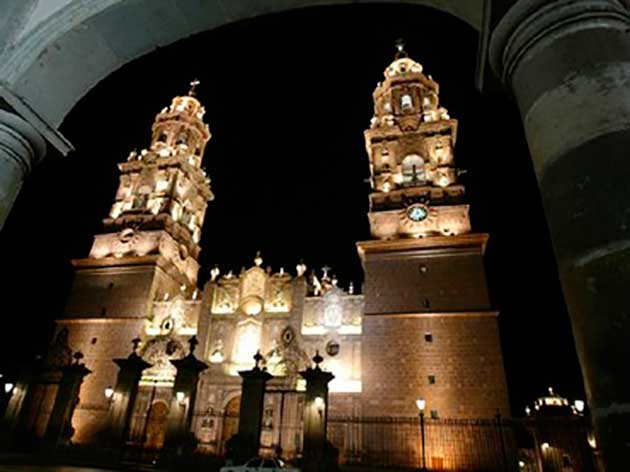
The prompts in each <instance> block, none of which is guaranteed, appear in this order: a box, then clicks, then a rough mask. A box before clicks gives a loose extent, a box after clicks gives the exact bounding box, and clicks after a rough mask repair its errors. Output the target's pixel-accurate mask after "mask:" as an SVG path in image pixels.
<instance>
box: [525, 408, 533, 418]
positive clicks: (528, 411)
mask: <svg viewBox="0 0 630 472" xmlns="http://www.w3.org/2000/svg"><path fill="white" fill-rule="evenodd" d="M531 412H532V409H531V408H530V407H528V406H526V407H525V414H526V415H527V416H529V414H530V413H531Z"/></svg>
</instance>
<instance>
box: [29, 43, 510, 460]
mask: <svg viewBox="0 0 630 472" xmlns="http://www.w3.org/2000/svg"><path fill="white" fill-rule="evenodd" d="M196 85H197V82H193V83H192V88H191V90H190V92H189V93H188V94H187V95H185V96H178V97H175V98H174V99H173V101H172V103H171V104H170V105H169V106H167V107H165V108H164V109H163V110H162V111H160V112H159V113H158V114H157V116H156V118H155V121H154V123H153V126H152V131H151V142H150V146H149V147H148V148H147V149H143V150H142V151H141V152H135V151H134V152H132V153H131V154H129V156H128V158H127V160H126V161H125V162H121V163H120V164H119V166H118V168H119V172H120V181H119V186H118V190H117V192H116V195H115V197H114V202H113V204H112V207H111V210H110V212H109V215H107V217H106V218H105V219H104V220H103V231H102V233H101V234H97V235H96V236H95V237H94V242H93V245H92V248H91V250H90V252H89V254H88V255H87V257H85V258H83V259H77V260H73V261H72V264H73V266H74V270H75V274H74V282H73V286H72V290H71V294H70V297H69V300H68V303H67V307H66V309H65V313H64V315H63V317H62V318H61V319H59V320H57V329H56V334H55V337H54V341H53V343H52V345H51V348H50V352H49V355H48V359H47V362H48V364H49V365H51V366H54V365H61V364H63V363H65V362H70V359H71V356H72V354H73V353H77V352H79V353H80V354H81V356H82V357H81V361H82V362H83V363H84V365H85V366H86V368H87V369H89V370H90V371H91V373H90V374H89V375H86V376H85V378H84V380H83V382H82V385H81V387H80V395H79V399H78V402H77V404H76V406H75V408H74V412H73V414H72V419H71V423H72V428H73V434H72V442H73V443H77V444H91V443H94V442H95V441H97V440H98V434H99V431H100V430H101V429H102V427H103V424H104V423H105V422H106V421H107V416H108V414H109V409H110V401H111V397H112V395H114V394H115V393H116V392H115V391H114V390H115V387H116V380H117V373H118V369H119V367H118V366H117V363H116V362H114V360H119V359H124V358H127V356H129V354H130V352H132V350H133V351H134V352H136V353H137V355H138V356H139V357H140V358H141V359H142V361H144V362H145V363H146V368H144V370H143V371H142V375H141V377H140V379H139V381H138V388H137V395H135V397H134V398H132V399H131V401H132V402H133V407H132V414H131V415H130V416H129V417H128V418H126V419H125V421H126V425H125V430H126V434H127V439H126V440H127V442H129V443H133V444H140V445H143V446H146V447H147V448H149V449H155V450H159V449H160V448H161V447H162V445H163V443H164V435H165V431H166V423H167V418H168V417H169V413H170V412H171V410H172V409H173V408H174V407H175V406H176V405H177V401H176V400H174V399H177V397H178V395H179V394H180V392H178V391H175V389H174V379H175V376H176V373H177V368H176V366H175V365H176V363H174V362H172V361H177V360H180V359H183V358H184V357H185V356H187V355H188V354H189V353H192V351H193V350H194V354H195V356H196V357H197V358H198V359H199V361H201V362H202V363H204V364H205V368H204V370H203V371H202V372H201V373H200V375H199V381H198V387H197V390H196V393H195V397H194V399H192V404H190V405H188V406H187V408H189V410H190V418H191V431H192V432H193V433H194V435H195V437H196V439H197V444H198V448H199V450H201V451H205V452H208V453H217V454H220V453H222V452H223V448H224V446H225V442H226V441H227V440H228V439H229V438H230V437H231V436H232V435H233V434H234V433H236V427H237V417H238V412H239V403H240V401H241V399H240V395H241V383H242V378H241V377H240V376H239V372H241V371H245V370H248V369H251V368H252V367H253V366H254V362H255V361H254V356H256V355H257V354H259V356H262V357H261V358H260V359H259V360H258V361H256V364H258V362H260V363H261V365H263V366H264V368H265V369H266V371H267V372H268V373H269V374H270V375H271V376H273V378H272V379H271V380H270V381H269V382H268V384H267V389H268V390H267V393H268V394H267V395H266V396H265V404H264V416H263V429H262V434H261V445H262V447H263V448H264V447H268V448H271V447H277V446H278V445H280V446H281V447H282V449H283V450H284V451H285V452H286V453H287V454H289V455H290V454H291V453H294V454H297V453H299V450H300V447H301V443H300V441H301V436H300V428H301V419H300V411H301V408H303V405H302V403H303V401H304V400H303V396H302V395H300V392H301V391H303V390H304V380H303V379H302V378H301V377H300V375H299V373H300V372H301V371H303V370H304V369H306V368H307V367H309V366H311V365H312V360H311V359H312V358H313V357H314V356H316V355H318V357H319V356H321V362H320V364H321V368H322V369H323V370H325V371H329V372H330V373H332V374H333V375H334V379H333V380H332V381H331V382H330V384H329V392H330V396H329V412H328V415H329V417H331V418H335V417H336V418H339V417H346V418H359V417H392V418H396V417H401V418H402V417H416V416H417V414H418V410H417V400H418V399H419V398H421V399H422V400H423V401H424V404H426V409H427V416H428V418H429V419H482V418H493V417H494V415H496V414H497V412H500V413H501V414H502V415H504V416H509V406H508V397H507V387H506V381H505V374H504V370H503V361H502V356H501V350H500V341H499V332H498V325H497V316H498V313H497V311H495V310H493V308H492V306H491V303H490V300H489V296H488V291H487V287H486V279H485V273H484V265H483V255H484V250H485V245H486V242H487V240H488V235H487V234H480V233H474V232H472V229H471V225H470V220H469V215H468V210H469V208H468V205H467V204H466V199H465V188H464V186H463V185H462V184H461V183H460V182H459V181H458V176H459V174H460V172H459V171H458V168H457V166H456V161H455V145H456V140H457V120H455V119H453V118H451V117H450V116H449V114H448V112H447V110H446V109H445V108H444V107H443V106H441V104H440V99H439V85H438V84H437V83H436V82H435V81H434V80H433V79H432V78H431V76H430V75H427V74H425V73H424V71H423V67H422V65H420V64H419V63H418V62H416V61H414V60H412V59H411V58H409V57H408V56H407V54H406V53H405V51H404V50H403V49H402V47H399V51H398V54H397V56H396V58H395V60H394V61H393V62H392V63H391V64H389V65H388V66H387V67H386V69H385V71H384V78H383V80H382V82H380V83H379V84H378V85H377V87H376V89H375V90H374V94H373V101H374V115H373V117H372V119H371V121H370V124H369V127H368V129H366V131H365V133H364V136H365V145H366V150H367V155H368V159H369V166H370V172H371V188H372V190H371V193H370V194H369V196H368V197H369V213H368V215H367V217H368V219H369V223H370V228H371V239H369V240H366V241H360V242H358V243H357V250H358V256H359V257H360V258H361V261H362V264H363V267H364V270H365V283H364V285H363V288H362V289H360V288H359V287H353V286H352V285H350V286H343V287H342V286H340V284H339V283H338V281H337V279H336V278H335V277H334V276H333V275H331V272H330V269H328V268H323V269H321V270H319V269H318V270H314V269H315V268H312V267H307V266H306V265H305V264H304V263H302V262H300V261H293V262H292V264H291V265H292V266H291V267H285V268H282V267H274V268H272V267H269V266H266V265H265V260H264V256H265V255H264V254H260V253H258V254H255V255H254V254H252V262H251V266H250V267H248V268H243V269H242V270H241V272H240V273H233V272H222V271H221V270H220V268H219V267H214V268H207V269H205V270H209V273H210V278H209V280H208V281H207V283H205V285H204V286H203V287H200V286H199V285H198V274H199V271H200V266H199V253H200V251H201V247H200V245H199V242H200V238H201V231H202V228H203V223H204V216H205V211H206V207H207V205H208V204H209V203H210V202H211V201H212V200H213V198H214V195H213V193H212V190H211V187H210V177H209V176H208V175H206V172H205V170H204V169H203V167H202V160H203V158H204V156H205V158H206V159H211V158H212V152H211V147H210V149H209V151H208V152H207V153H206V146H207V144H208V143H209V141H210V138H211V133H210V130H209V127H208V125H207V124H206V123H204V121H203V118H204V112H205V110H204V107H203V106H202V104H201V103H200V101H199V100H198V99H197V97H196V95H195V87H196ZM360 158H361V157H360V156H359V155H357V156H356V159H360ZM205 250H208V251H211V250H212V248H207V249H205ZM348 257H356V255H354V254H348ZM197 344H198V345H197ZM54 388H55V387H54V384H52V383H49V384H48V385H47V386H45V387H42V388H40V389H39V390H37V392H36V393H34V394H32V395H31V396H30V397H29V398H28V399H27V400H25V402H26V403H27V405H26V408H30V409H31V410H32V411H33V413H32V414H31V417H30V420H29V421H30V423H29V426H28V427H29V428H31V430H32V431H33V433H34V434H35V435H43V434H44V431H45V429H46V422H47V421H48V419H47V418H48V416H47V415H50V412H51V410H52V409H53V397H54ZM35 405H37V407H35ZM174 405H175V406H174ZM35 411H36V413H35Z"/></svg>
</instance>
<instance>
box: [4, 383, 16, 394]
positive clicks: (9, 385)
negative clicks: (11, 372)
mask: <svg viewBox="0 0 630 472" xmlns="http://www.w3.org/2000/svg"><path fill="white" fill-rule="evenodd" d="M13 387H14V385H13V384H12V383H11V382H7V383H5V384H4V393H7V394H9V393H11V390H13Z"/></svg>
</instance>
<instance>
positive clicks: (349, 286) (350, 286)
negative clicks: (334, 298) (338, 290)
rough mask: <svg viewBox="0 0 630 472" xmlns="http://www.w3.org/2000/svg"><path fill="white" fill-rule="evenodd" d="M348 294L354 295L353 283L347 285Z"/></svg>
mask: <svg viewBox="0 0 630 472" xmlns="http://www.w3.org/2000/svg"><path fill="white" fill-rule="evenodd" d="M348 293H349V294H350V295H352V294H353V293H354V283H353V282H350V285H348Z"/></svg>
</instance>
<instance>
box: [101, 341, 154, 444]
mask: <svg viewBox="0 0 630 472" xmlns="http://www.w3.org/2000/svg"><path fill="white" fill-rule="evenodd" d="M132 343H133V351H132V353H131V354H130V355H129V357H127V358H125V359H114V362H115V363H116V365H118V367H119V368H120V370H119V371H118V377H117V378H116V386H115V387H114V394H113V395H112V398H111V404H110V407H109V414H108V416H107V424H106V426H105V440H106V442H107V443H108V444H107V445H108V446H111V447H122V446H123V445H124V443H125V441H126V439H127V434H128V431H129V427H130V424H131V415H132V413H133V408H134V405H135V403H136V396H137V395H138V383H139V382H140V378H141V377H142V371H143V370H144V369H147V368H149V367H151V364H149V363H148V362H145V361H144V360H142V358H141V357H140V356H139V355H138V354H137V350H138V346H139V344H140V339H139V338H135V339H134V340H133V341H132Z"/></svg>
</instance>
